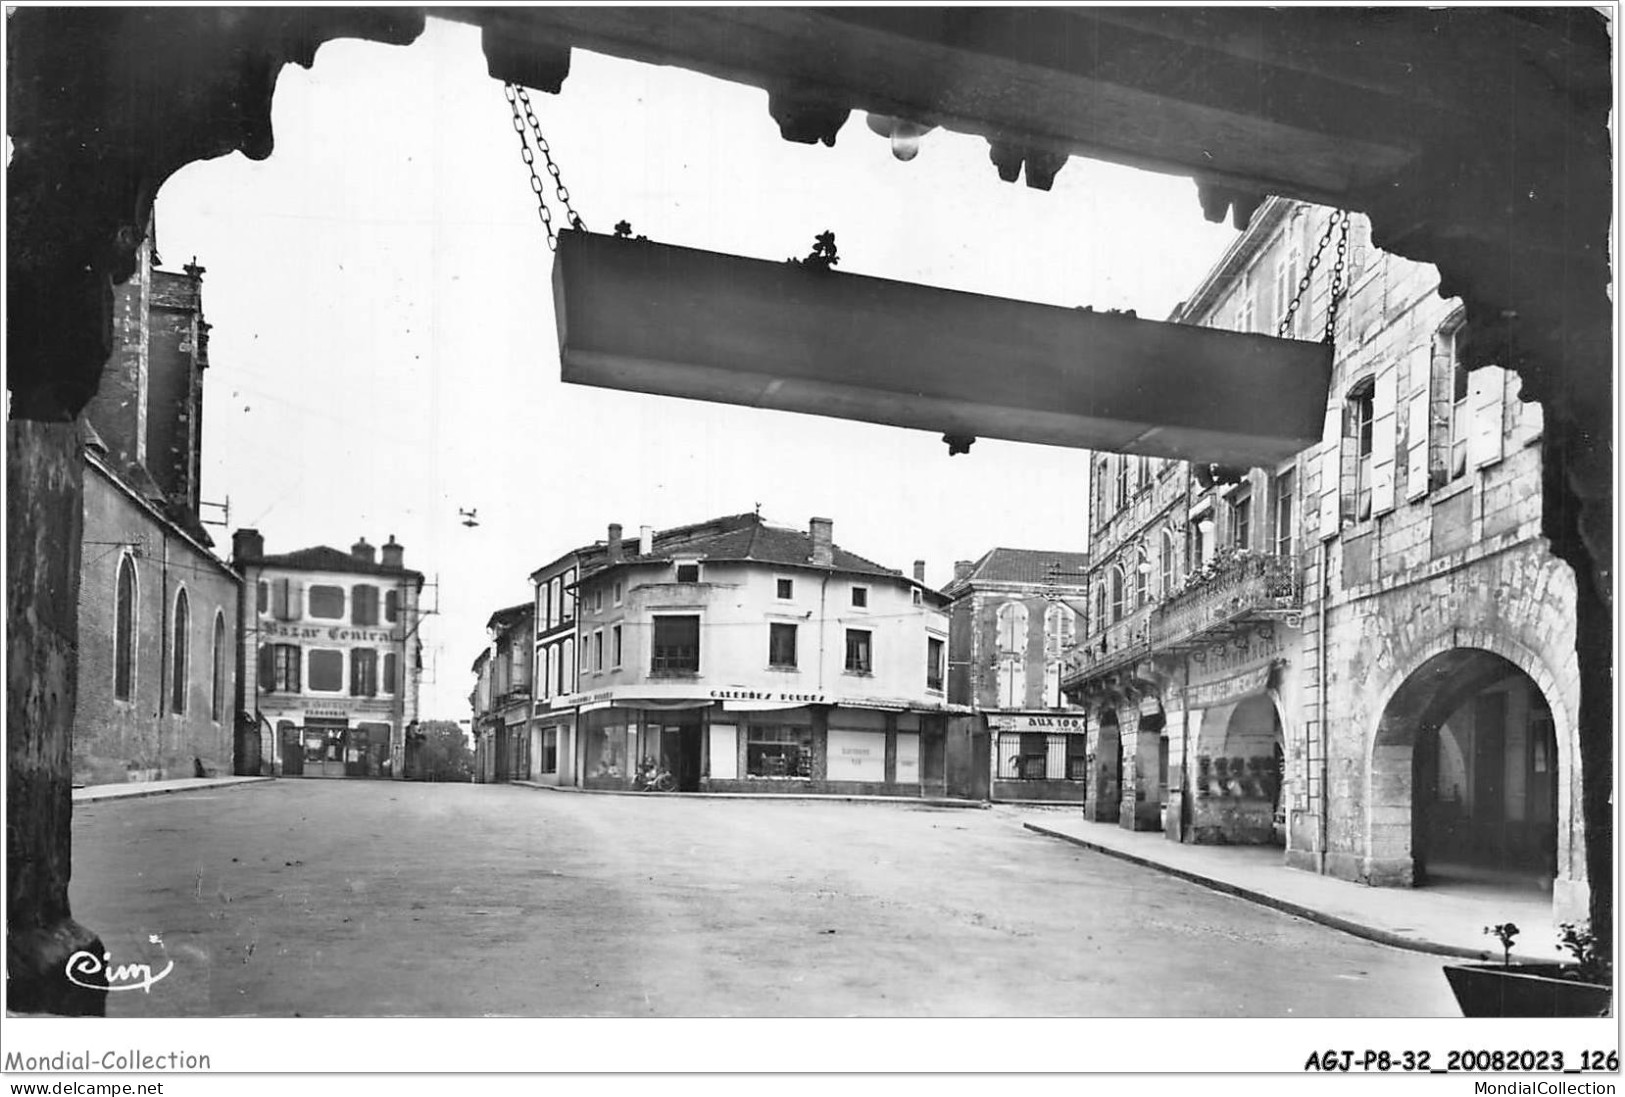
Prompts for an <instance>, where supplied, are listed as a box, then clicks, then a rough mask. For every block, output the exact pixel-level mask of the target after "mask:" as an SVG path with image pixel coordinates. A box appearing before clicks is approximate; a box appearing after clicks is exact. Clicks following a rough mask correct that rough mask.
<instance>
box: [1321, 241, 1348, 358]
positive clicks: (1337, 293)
mask: <svg viewBox="0 0 1625 1097" xmlns="http://www.w3.org/2000/svg"><path fill="white" fill-rule="evenodd" d="M1338 212H1339V213H1341V214H1342V215H1343V227H1342V229H1341V230H1340V231H1339V232H1338V234H1337V262H1336V263H1334V264H1332V284H1331V287H1330V294H1329V296H1328V297H1327V299H1326V345H1327V346H1331V345H1332V344H1333V343H1334V342H1336V341H1337V306H1338V305H1339V304H1340V303H1341V301H1342V297H1343V272H1344V270H1345V269H1346V268H1347V266H1348V254H1349V220H1350V216H1351V215H1350V214H1349V212H1348V211H1347V210H1339V211H1338ZM1332 220H1333V222H1336V220H1337V218H1336V216H1333V218H1332ZM1328 231H1329V229H1328Z"/></svg>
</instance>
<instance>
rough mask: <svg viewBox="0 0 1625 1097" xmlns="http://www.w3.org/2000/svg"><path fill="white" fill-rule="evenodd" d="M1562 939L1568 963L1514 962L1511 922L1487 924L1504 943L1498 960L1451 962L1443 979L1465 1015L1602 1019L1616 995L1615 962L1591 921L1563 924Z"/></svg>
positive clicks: (1486, 929) (1489, 931) (1515, 934)
mask: <svg viewBox="0 0 1625 1097" xmlns="http://www.w3.org/2000/svg"><path fill="white" fill-rule="evenodd" d="M1558 928H1559V929H1560V930H1561V933H1560V934H1559V936H1558V943H1559V944H1560V945H1562V946H1563V948H1564V950H1565V951H1567V952H1568V953H1569V955H1571V956H1573V957H1574V959H1573V961H1572V962H1569V963H1536V962H1530V961H1518V962H1514V961H1513V959H1512V943H1513V941H1515V940H1516V939H1517V937H1518V933H1519V929H1518V927H1517V925H1515V924H1514V923H1512V922H1503V923H1501V924H1499V925H1493V926H1485V927H1484V932H1485V933H1487V934H1489V935H1490V936H1492V937H1494V938H1495V939H1496V940H1497V941H1499V942H1500V943H1501V962H1500V963H1499V964H1447V965H1445V969H1444V974H1445V978H1446V979H1447V980H1449V982H1450V989H1451V991H1452V992H1454V993H1455V995H1456V1003H1457V1004H1458V1005H1460V1006H1461V1012H1462V1014H1463V1016H1466V1017H1602V1016H1607V1015H1608V1013H1609V1011H1610V1004H1611V1002H1612V998H1613V965H1612V964H1611V963H1610V962H1609V961H1608V959H1607V958H1606V957H1604V956H1603V955H1602V954H1600V953H1599V952H1598V951H1597V940H1596V937H1595V936H1594V935H1593V934H1592V932H1591V929H1590V927H1589V926H1588V925H1586V924H1584V923H1581V924H1579V925H1576V924H1575V923H1573V922H1564V923H1562V925H1560V926H1559V927H1558Z"/></svg>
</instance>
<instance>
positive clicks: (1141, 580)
mask: <svg viewBox="0 0 1625 1097" xmlns="http://www.w3.org/2000/svg"><path fill="white" fill-rule="evenodd" d="M1150 604H1151V557H1150V555H1149V554H1148V553H1147V552H1146V549H1145V546H1144V545H1141V546H1140V547H1139V548H1137V549H1135V550H1134V605H1135V607H1140V606H1148V605H1150Z"/></svg>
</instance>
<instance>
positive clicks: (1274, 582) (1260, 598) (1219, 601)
mask: <svg viewBox="0 0 1625 1097" xmlns="http://www.w3.org/2000/svg"><path fill="white" fill-rule="evenodd" d="M1302 613H1303V579H1302V572H1301V571H1300V569H1299V567H1298V558H1297V557H1296V556H1276V555H1267V554H1263V553H1247V552H1242V553H1234V554H1227V555H1222V556H1220V557H1218V558H1216V559H1215V560H1213V561H1212V562H1211V563H1209V564H1208V565H1207V566H1205V567H1204V568H1202V569H1201V570H1200V571H1197V572H1195V573H1194V574H1192V575H1191V576H1190V578H1189V579H1187V580H1186V581H1185V583H1184V585H1183V586H1182V587H1181V588H1180V589H1179V590H1178V591H1176V592H1175V593H1173V594H1172V595H1170V596H1169V597H1167V598H1164V599H1163V600H1162V601H1161V602H1160V603H1158V604H1157V607H1156V609H1155V610H1154V611H1153V612H1152V615H1151V643H1152V646H1153V647H1154V648H1155V649H1156V650H1158V651H1171V650H1179V649H1181V648H1185V647H1192V646H1196V645H1199V644H1203V643H1207V642H1208V641H1210V640H1212V639H1215V638H1216V637H1220V636H1225V635H1228V634H1230V633H1232V632H1236V631H1237V630H1239V629H1241V628H1244V627H1250V626H1251V625H1252V624H1253V623H1255V622H1257V621H1261V620H1281V619H1286V620H1293V619H1296V618H1297V617H1299V616H1301V615H1302Z"/></svg>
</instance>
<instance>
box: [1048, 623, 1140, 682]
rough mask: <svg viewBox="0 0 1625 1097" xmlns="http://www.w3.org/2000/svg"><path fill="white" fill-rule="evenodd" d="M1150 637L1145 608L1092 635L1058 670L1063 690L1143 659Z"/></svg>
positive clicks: (1068, 656) (1072, 652)
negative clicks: (1060, 669)
mask: <svg viewBox="0 0 1625 1097" xmlns="http://www.w3.org/2000/svg"><path fill="white" fill-rule="evenodd" d="M1151 637H1152V634H1151V611H1150V610H1149V609H1146V608H1142V609H1139V610H1136V611H1135V612H1134V613H1132V614H1130V615H1129V616H1127V617H1125V618H1123V619H1122V620H1121V621H1114V622H1113V623H1112V624H1110V625H1108V626H1106V628H1104V629H1102V630H1101V631H1099V632H1095V633H1091V634H1090V635H1089V638H1088V639H1087V640H1086V641H1085V642H1084V644H1083V645H1082V646H1081V647H1077V648H1074V649H1073V650H1072V651H1071V652H1070V653H1068V655H1067V661H1066V666H1065V667H1064V668H1062V671H1061V686H1062V688H1063V689H1065V688H1066V687H1068V686H1070V685H1071V684H1072V683H1073V682H1076V681H1079V680H1082V679H1086V678H1092V677H1094V676H1095V675H1097V674H1105V673H1106V672H1108V671H1111V670H1115V669H1117V668H1118V667H1121V666H1124V665H1125V664H1128V663H1132V662H1134V661H1135V660H1137V659H1143V658H1144V657H1145V656H1146V655H1148V654H1150V652H1151Z"/></svg>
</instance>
